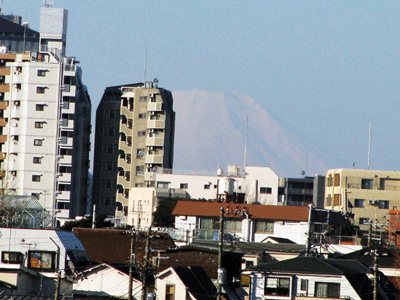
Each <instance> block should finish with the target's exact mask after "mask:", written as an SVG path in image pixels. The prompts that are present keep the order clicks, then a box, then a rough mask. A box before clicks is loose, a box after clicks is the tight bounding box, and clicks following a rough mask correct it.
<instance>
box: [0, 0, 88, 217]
mask: <svg viewBox="0 0 400 300" xmlns="http://www.w3.org/2000/svg"><path fill="white" fill-rule="evenodd" d="M66 26H67V12H66V10H64V9H62V8H52V7H43V8H42V9H41V18H40V28H41V32H40V49H39V52H25V53H21V54H19V53H8V52H7V49H3V50H4V51H0V53H1V54H0V180H1V183H0V184H1V193H2V194H15V195H32V196H35V197H36V198H37V199H38V200H39V202H40V203H41V205H42V206H43V207H44V208H45V209H46V210H48V211H49V212H51V213H52V214H53V215H56V216H57V218H59V219H67V218H73V217H75V216H77V215H83V214H85V213H86V202H87V184H88V168H89V151H90V140H89V137H90V114H91V104H90V99H89V96H88V93H87V90H86V87H85V86H84V85H83V84H82V71H81V69H80V68H79V67H78V66H77V63H78V62H77V61H76V59H75V58H74V57H65V56H64V53H65V42H66V30H67V29H66ZM0 43H1V41H0Z"/></svg>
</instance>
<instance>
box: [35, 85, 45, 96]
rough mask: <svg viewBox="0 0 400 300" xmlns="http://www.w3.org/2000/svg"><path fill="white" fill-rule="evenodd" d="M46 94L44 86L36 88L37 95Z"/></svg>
mask: <svg viewBox="0 0 400 300" xmlns="http://www.w3.org/2000/svg"><path fill="white" fill-rule="evenodd" d="M45 92H46V88H45V87H44V86H38V87H36V93H37V94H44V93H45Z"/></svg>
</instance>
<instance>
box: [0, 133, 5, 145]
mask: <svg viewBox="0 0 400 300" xmlns="http://www.w3.org/2000/svg"><path fill="white" fill-rule="evenodd" d="M5 142H7V136H6V135H0V143H1V144H3V143H5Z"/></svg>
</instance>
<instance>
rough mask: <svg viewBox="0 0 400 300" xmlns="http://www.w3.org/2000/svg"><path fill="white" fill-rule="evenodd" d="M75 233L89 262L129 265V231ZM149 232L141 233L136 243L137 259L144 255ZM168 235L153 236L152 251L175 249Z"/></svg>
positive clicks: (76, 230) (82, 231)
mask: <svg viewBox="0 0 400 300" xmlns="http://www.w3.org/2000/svg"><path fill="white" fill-rule="evenodd" d="M73 232H74V233H75V235H76V236H77V237H78V238H79V239H80V240H81V242H82V244H83V246H84V247H85V249H86V254H87V256H88V257H89V260H91V261H93V262H98V263H100V262H107V263H111V264H114V263H128V259H129V252H130V247H131V242H130V233H129V230H118V229H92V228H77V227H76V228H74V229H73ZM146 235H147V232H144V231H143V232H139V233H138V237H137V240H136V242H135V253H136V257H137V258H138V259H140V257H141V256H143V255H144V252H145V245H146ZM174 246H175V244H174V241H173V240H172V239H171V237H170V235H169V234H168V233H158V232H157V233H156V234H153V238H152V240H151V249H152V250H167V249H169V248H172V247H174Z"/></svg>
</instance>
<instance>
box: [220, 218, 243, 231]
mask: <svg viewBox="0 0 400 300" xmlns="http://www.w3.org/2000/svg"><path fill="white" fill-rule="evenodd" d="M224 230H225V231H230V232H241V231H242V220H225V222H224Z"/></svg>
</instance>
